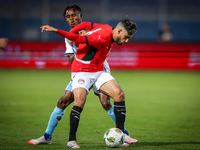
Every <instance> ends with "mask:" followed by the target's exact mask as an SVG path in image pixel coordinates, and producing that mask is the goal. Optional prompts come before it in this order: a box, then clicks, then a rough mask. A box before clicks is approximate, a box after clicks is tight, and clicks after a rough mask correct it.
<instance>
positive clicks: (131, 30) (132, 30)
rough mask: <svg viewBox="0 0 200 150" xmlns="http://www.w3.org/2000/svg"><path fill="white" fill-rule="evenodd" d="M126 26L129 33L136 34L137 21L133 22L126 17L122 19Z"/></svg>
mask: <svg viewBox="0 0 200 150" xmlns="http://www.w3.org/2000/svg"><path fill="white" fill-rule="evenodd" d="M120 22H121V23H122V24H123V26H124V28H125V29H126V30H127V32H128V34H130V35H131V34H134V33H136V32H137V25H136V23H133V22H132V21H130V20H129V19H124V20H122V21H120Z"/></svg>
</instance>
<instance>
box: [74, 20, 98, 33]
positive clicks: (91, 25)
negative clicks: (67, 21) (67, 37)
mask: <svg viewBox="0 0 200 150" xmlns="http://www.w3.org/2000/svg"><path fill="white" fill-rule="evenodd" d="M100 25H102V24H99V23H92V22H87V21H84V22H82V23H80V24H78V25H77V26H75V27H73V28H72V29H71V31H70V32H72V33H78V32H79V31H81V30H88V31H90V30H92V29H94V28H96V27H98V26H100Z"/></svg>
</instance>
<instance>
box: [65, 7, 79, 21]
mask: <svg viewBox="0 0 200 150" xmlns="http://www.w3.org/2000/svg"><path fill="white" fill-rule="evenodd" d="M71 8H74V9H75V10H77V11H78V12H79V13H80V14H81V15H82V11H81V8H80V7H79V6H78V5H72V6H67V7H66V8H65V10H64V12H63V14H62V16H63V17H64V18H65V17H66V11H68V10H69V9H71Z"/></svg>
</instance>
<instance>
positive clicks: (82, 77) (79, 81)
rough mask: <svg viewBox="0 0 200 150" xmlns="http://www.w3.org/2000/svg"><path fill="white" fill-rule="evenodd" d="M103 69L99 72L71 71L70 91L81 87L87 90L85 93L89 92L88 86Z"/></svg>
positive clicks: (91, 84) (90, 85)
mask: <svg viewBox="0 0 200 150" xmlns="http://www.w3.org/2000/svg"><path fill="white" fill-rule="evenodd" d="M102 72H103V71H99V72H94V73H90V72H78V73H72V75H71V76H72V91H73V90H74V89H75V88H79V87H82V88H84V89H86V90H87V93H89V89H90V87H92V86H93V84H94V83H95V82H96V80H97V78H98V77H99V76H100V75H101V73H102Z"/></svg>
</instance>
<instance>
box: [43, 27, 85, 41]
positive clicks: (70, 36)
mask: <svg viewBox="0 0 200 150" xmlns="http://www.w3.org/2000/svg"><path fill="white" fill-rule="evenodd" d="M40 28H41V32H45V31H48V32H56V33H57V34H59V35H61V36H63V37H65V38H67V39H69V40H71V41H73V42H76V43H86V39H85V37H84V36H81V35H78V34H74V33H70V32H67V31H62V30H59V29H56V28H54V27H51V26H49V25H45V26H41V27H40Z"/></svg>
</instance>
